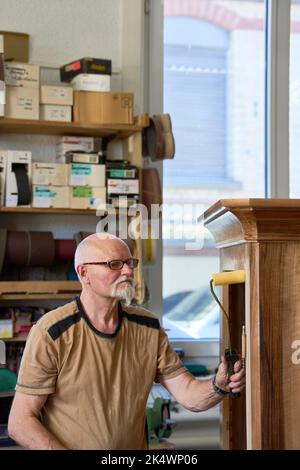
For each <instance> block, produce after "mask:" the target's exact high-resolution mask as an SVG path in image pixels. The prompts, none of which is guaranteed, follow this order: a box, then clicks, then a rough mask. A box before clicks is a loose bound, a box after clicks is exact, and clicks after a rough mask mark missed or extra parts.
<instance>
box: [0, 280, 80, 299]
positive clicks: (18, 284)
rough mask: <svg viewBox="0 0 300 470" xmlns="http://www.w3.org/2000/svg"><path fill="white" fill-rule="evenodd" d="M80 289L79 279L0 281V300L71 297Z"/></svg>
mask: <svg viewBox="0 0 300 470" xmlns="http://www.w3.org/2000/svg"><path fill="white" fill-rule="evenodd" d="M80 291H81V285H80V282H79V281H2V282H0V300H20V299H69V298H71V297H72V296H74V295H77V294H78V293H80Z"/></svg>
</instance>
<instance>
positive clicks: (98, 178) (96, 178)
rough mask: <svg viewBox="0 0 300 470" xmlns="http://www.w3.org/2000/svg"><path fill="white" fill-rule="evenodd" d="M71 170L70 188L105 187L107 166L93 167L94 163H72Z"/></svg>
mask: <svg viewBox="0 0 300 470" xmlns="http://www.w3.org/2000/svg"><path fill="white" fill-rule="evenodd" d="M69 168H70V176H69V185H70V186H89V187H103V186H105V165H93V164H92V163H71V164H70V165H69Z"/></svg>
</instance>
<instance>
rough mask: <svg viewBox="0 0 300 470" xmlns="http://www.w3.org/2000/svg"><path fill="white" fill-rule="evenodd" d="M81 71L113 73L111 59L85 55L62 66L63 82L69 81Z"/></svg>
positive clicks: (102, 73) (99, 73) (103, 73)
mask: <svg viewBox="0 0 300 470" xmlns="http://www.w3.org/2000/svg"><path fill="white" fill-rule="evenodd" d="M80 73H92V74H97V75H111V60H108V59H95V58H93V57H83V58H82V59H78V60H75V61H74V62H70V63H69V64H65V65H62V66H61V67H60V80H61V82H69V81H70V80H72V78H74V77H76V75H79V74H80Z"/></svg>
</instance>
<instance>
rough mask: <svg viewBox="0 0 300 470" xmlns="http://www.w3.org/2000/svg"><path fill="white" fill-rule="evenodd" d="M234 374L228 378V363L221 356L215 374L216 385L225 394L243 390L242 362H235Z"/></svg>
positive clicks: (243, 372)
mask: <svg viewBox="0 0 300 470" xmlns="http://www.w3.org/2000/svg"><path fill="white" fill-rule="evenodd" d="M234 372H235V373H234V374H233V375H232V376H231V377H230V378H229V374H228V362H227V361H226V359H225V356H224V355H222V356H221V363H220V365H219V368H218V372H217V374H216V385H217V387H219V388H221V389H222V390H226V392H233V393H238V392H241V391H242V390H244V388H245V370H244V369H243V368H242V362H241V361H237V362H236V363H235V364H234Z"/></svg>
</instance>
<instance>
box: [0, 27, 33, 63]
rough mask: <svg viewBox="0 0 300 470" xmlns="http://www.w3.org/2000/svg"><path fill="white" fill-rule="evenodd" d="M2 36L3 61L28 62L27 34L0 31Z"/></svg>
mask: <svg viewBox="0 0 300 470" xmlns="http://www.w3.org/2000/svg"><path fill="white" fill-rule="evenodd" d="M0 34H1V36H3V51H4V59H5V60H14V61H18V62H28V60H29V34H26V33H16V32H13V31H0Z"/></svg>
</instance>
